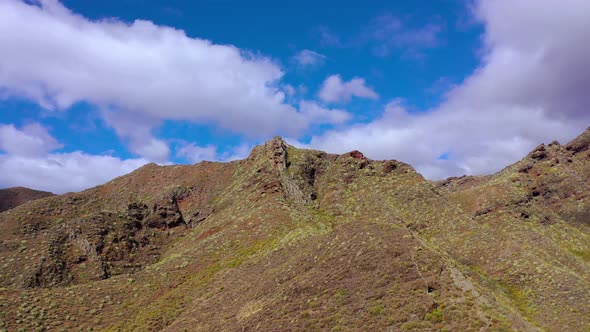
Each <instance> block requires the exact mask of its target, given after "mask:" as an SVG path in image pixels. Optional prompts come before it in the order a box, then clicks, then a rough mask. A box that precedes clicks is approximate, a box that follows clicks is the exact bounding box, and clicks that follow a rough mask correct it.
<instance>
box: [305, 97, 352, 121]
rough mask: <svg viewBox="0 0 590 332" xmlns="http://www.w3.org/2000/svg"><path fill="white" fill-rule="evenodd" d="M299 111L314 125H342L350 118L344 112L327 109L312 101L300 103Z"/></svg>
mask: <svg viewBox="0 0 590 332" xmlns="http://www.w3.org/2000/svg"><path fill="white" fill-rule="evenodd" d="M299 110H300V111H301V113H303V114H305V116H306V117H307V118H309V119H311V121H312V122H314V123H333V124H342V123H344V122H346V121H348V120H350V118H351V116H350V114H349V113H347V112H346V111H345V110H341V109H327V108H324V107H322V106H320V105H318V104H317V103H316V102H313V101H306V100H303V101H301V102H300V103H299Z"/></svg>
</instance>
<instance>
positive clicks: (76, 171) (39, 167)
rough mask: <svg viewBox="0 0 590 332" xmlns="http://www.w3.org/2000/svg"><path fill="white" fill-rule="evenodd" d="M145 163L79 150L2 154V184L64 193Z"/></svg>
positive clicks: (0, 182) (0, 169)
mask: <svg viewBox="0 0 590 332" xmlns="http://www.w3.org/2000/svg"><path fill="white" fill-rule="evenodd" d="M146 163H147V161H146V160H145V159H126V160H122V159H119V158H115V157H110V156H97V155H89V154H85V153H82V152H79V151H78V152H72V153H50V154H47V155H45V156H39V157H25V156H18V155H0V186H1V187H13V186H24V187H29V188H34V189H38V190H45V191H51V192H53V193H57V194H61V193H65V192H68V191H80V190H83V189H87V188H90V187H93V186H96V185H99V184H103V183H105V182H107V181H109V180H111V179H113V178H115V177H117V176H121V175H124V174H127V173H129V172H131V171H133V170H135V169H136V168H138V167H140V166H142V165H144V164H146Z"/></svg>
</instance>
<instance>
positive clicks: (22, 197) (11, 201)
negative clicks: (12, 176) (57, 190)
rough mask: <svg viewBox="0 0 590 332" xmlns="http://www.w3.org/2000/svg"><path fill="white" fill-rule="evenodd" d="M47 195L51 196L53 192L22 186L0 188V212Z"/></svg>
mask: <svg viewBox="0 0 590 332" xmlns="http://www.w3.org/2000/svg"><path fill="white" fill-rule="evenodd" d="M48 196H53V194H52V193H50V192H47V191H39V190H33V189H29V188H23V187H14V188H5V189H0V212H2V211H6V210H9V209H12V208H14V207H17V206H19V205H21V204H25V203H26V202H29V201H32V200H35V199H40V198H44V197H48Z"/></svg>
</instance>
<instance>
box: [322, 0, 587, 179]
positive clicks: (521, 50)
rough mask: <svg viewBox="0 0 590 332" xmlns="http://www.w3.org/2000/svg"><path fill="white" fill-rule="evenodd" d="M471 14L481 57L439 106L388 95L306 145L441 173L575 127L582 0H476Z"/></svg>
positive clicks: (514, 154)
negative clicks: (367, 119) (363, 120)
mask: <svg viewBox="0 0 590 332" xmlns="http://www.w3.org/2000/svg"><path fill="white" fill-rule="evenodd" d="M476 15H477V17H478V18H479V19H480V20H481V21H482V23H483V24H484V25H485V34H484V39H483V40H484V42H485V52H484V55H483V58H482V65H481V67H480V68H478V69H477V70H476V71H475V72H474V73H473V74H472V75H471V76H470V77H468V78H467V79H466V80H465V81H464V82H462V83H461V84H459V85H457V86H454V87H453V88H452V89H451V90H450V91H449V93H448V94H447V99H446V101H444V102H443V103H442V104H441V105H440V106H439V107H437V108H436V109H433V110H430V111H429V112H420V113H409V112H407V110H406V109H405V108H404V106H403V104H402V103H400V102H399V101H395V102H393V103H391V104H389V105H388V106H387V107H386V108H385V111H384V113H383V115H382V116H381V117H380V118H379V119H376V120H374V121H372V122H371V123H368V124H361V125H356V126H352V127H350V128H345V129H338V130H333V131H329V132H327V133H325V134H323V135H319V136H315V137H314V138H313V139H312V141H311V146H313V147H315V148H321V149H325V150H329V151H335V152H344V151H346V150H352V149H360V150H362V151H363V152H365V153H366V154H367V155H368V156H370V157H372V158H379V159H389V158H394V159H400V160H403V161H406V162H409V163H411V164H413V165H414V166H415V167H416V168H417V169H418V170H419V171H420V172H422V173H423V174H424V175H425V176H426V177H428V178H431V179H440V178H444V177H446V176H450V175H461V174H465V173H466V174H483V173H490V172H495V171H498V170H500V169H501V168H503V167H505V166H507V165H508V164H509V163H512V162H515V161H517V160H519V159H520V158H522V157H523V156H524V155H525V154H526V153H527V152H528V151H530V150H531V149H532V148H533V147H534V146H535V145H537V144H539V143H541V142H549V141H551V140H553V139H557V140H560V141H561V142H565V141H568V140H570V139H572V138H573V137H575V136H576V135H577V134H579V133H580V132H582V131H583V130H584V129H585V128H586V127H587V126H588V124H590V112H589V111H588V105H589V104H590V95H589V94H588V93H587V87H588V86H590V67H588V65H587V59H589V58H590V46H588V45H587V43H586V42H584V41H586V40H589V39H590V30H589V29H587V28H585V27H586V25H587V22H589V21H590V2H587V1H583V0H572V1H568V2H563V3H560V4H559V5H556V4H555V2H554V1H550V0H540V1H535V6H530V1H526V0H516V1H511V2H509V3H508V2H504V1H492V0H482V1H479V2H478V3H477V6H476ZM441 155H447V156H448V158H442V159H441V158H439V157H440V156H441ZM443 159H445V160H443Z"/></svg>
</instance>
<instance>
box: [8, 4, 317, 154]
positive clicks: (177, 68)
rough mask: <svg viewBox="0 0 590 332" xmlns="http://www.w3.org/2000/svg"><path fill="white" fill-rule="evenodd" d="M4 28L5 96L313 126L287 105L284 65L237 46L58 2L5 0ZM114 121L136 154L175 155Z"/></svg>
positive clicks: (289, 127) (290, 130)
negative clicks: (100, 16)
mask: <svg viewBox="0 0 590 332" xmlns="http://www.w3.org/2000/svg"><path fill="white" fill-rule="evenodd" d="M32 22H33V23H32ZM0 31H13V32H15V33H2V34H0V48H2V50H3V52H2V56H1V57H0V93H1V95H3V96H10V95H16V96H21V97H26V98H30V99H33V100H35V101H36V102H38V103H39V104H40V105H42V106H44V107H45V108H48V109H60V110H65V109H67V108H68V107H70V106H71V105H72V104H74V103H76V102H78V101H86V102H90V103H93V104H95V105H98V106H99V107H101V108H106V109H116V112H118V113H125V115H123V116H120V117H129V116H131V115H138V117H136V118H139V117H145V118H148V119H150V121H153V124H152V125H155V124H157V123H159V122H158V121H161V120H166V119H172V120H189V121H197V122H201V123H212V124H215V125H217V126H219V127H221V128H224V129H227V130H231V131H234V132H237V133H241V134H246V135H251V136H264V135H270V134H275V133H284V134H296V133H300V132H301V131H303V130H305V129H306V128H307V127H308V126H309V125H310V121H311V120H310V118H308V117H307V115H308V114H304V113H301V112H299V111H298V110H297V109H295V108H294V107H293V106H291V105H289V104H288V103H286V102H285V93H284V92H283V91H282V90H281V89H280V84H279V81H280V79H281V78H282V76H283V71H282V70H281V68H280V67H279V66H278V65H277V64H276V63H275V62H273V60H272V59H269V58H267V57H264V56H261V55H259V54H256V53H252V52H247V51H245V50H242V49H239V48H237V47H235V46H232V45H216V44H213V43H212V42H210V41H208V40H204V39H199V38H191V37H189V36H187V35H186V34H185V33H184V32H183V31H181V30H177V29H174V28H170V27H165V26H158V25H155V24H154V23H152V22H149V21H145V20H136V21H134V22H132V23H130V24H128V23H124V22H121V21H119V20H117V19H105V20H100V21H92V20H89V19H86V18H84V17H82V16H80V15H77V14H75V13H72V12H71V11H69V10H68V9H67V8H65V7H64V6H63V5H62V4H61V3H59V2H58V1H56V0H40V1H39V2H38V3H37V2H36V3H35V4H30V3H27V2H22V1H15V0H10V1H0ZM130 114H131V115H130ZM111 118H114V117H111ZM109 123H110V124H111V125H113V126H114V128H115V129H116V130H117V133H118V134H119V135H120V136H121V137H123V138H124V139H125V140H127V141H128V142H129V144H130V146H131V150H132V151H134V152H136V153H138V154H140V155H142V156H145V157H146V158H149V159H156V160H157V159H160V158H164V156H165V155H166V154H167V153H168V151H167V147H164V145H163V144H164V143H163V142H161V141H159V140H157V139H156V138H154V137H152V136H151V135H148V134H145V131H146V130H148V129H145V128H142V130H143V131H144V133H143V136H142V137H141V138H138V137H137V135H136V134H135V133H134V132H133V130H131V129H129V126H127V125H125V124H117V123H116V121H109ZM148 131H149V130H148ZM146 140H147V144H145V146H142V144H141V142H142V141H146ZM153 149H155V150H157V152H156V153H155V155H153V152H152V151H153Z"/></svg>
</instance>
